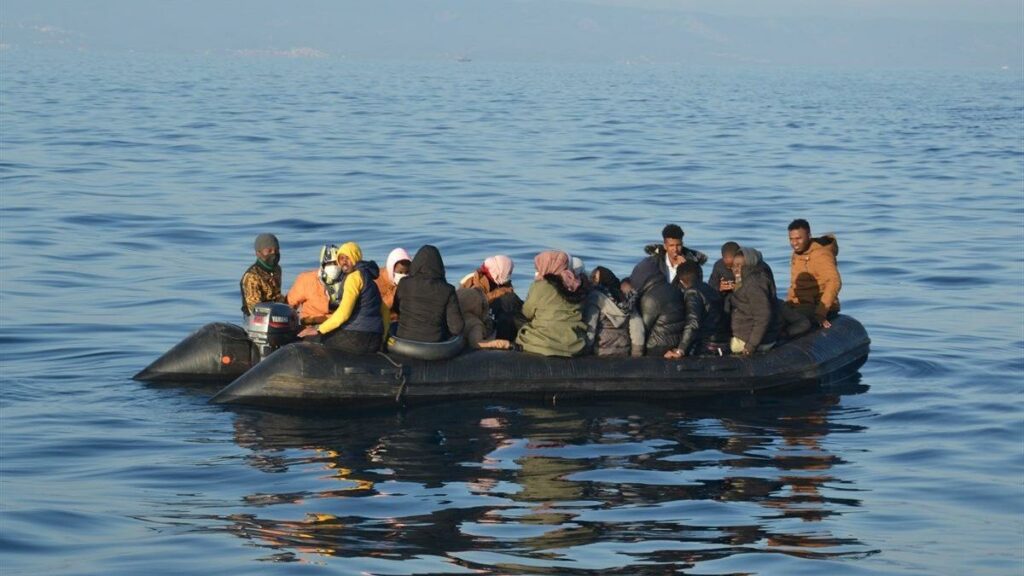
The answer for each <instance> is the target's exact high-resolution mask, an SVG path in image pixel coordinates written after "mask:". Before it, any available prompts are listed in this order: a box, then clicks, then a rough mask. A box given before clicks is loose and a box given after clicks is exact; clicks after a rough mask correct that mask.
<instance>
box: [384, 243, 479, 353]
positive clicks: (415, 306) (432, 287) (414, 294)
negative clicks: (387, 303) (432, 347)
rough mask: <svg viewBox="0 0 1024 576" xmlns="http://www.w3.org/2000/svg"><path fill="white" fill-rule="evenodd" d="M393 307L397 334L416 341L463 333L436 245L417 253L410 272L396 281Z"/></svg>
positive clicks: (452, 293)
mask: <svg viewBox="0 0 1024 576" xmlns="http://www.w3.org/2000/svg"><path fill="white" fill-rule="evenodd" d="M392 310H393V311H395V312H396V313H398V315H399V321H398V337H399V338H402V339H405V340H415V341H417V342H443V341H445V340H449V339H451V338H454V337H455V336H459V335H461V334H462V329H463V326H464V323H463V319H462V311H461V310H459V300H458V298H456V296H455V288H454V287H453V286H452V285H451V284H449V283H448V282H447V281H445V276H444V262H443V261H442V260H441V253H440V252H438V250H437V248H435V247H434V246H431V245H429V244H428V245H426V246H424V247H422V248H420V249H419V251H418V252H416V256H415V257H413V259H412V265H411V266H410V267H409V275H408V276H407V277H405V278H403V279H402V281H401V282H399V283H398V290H397V291H395V300H394V306H392Z"/></svg>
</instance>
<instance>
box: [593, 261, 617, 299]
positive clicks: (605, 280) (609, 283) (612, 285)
mask: <svg viewBox="0 0 1024 576" xmlns="http://www.w3.org/2000/svg"><path fill="white" fill-rule="evenodd" d="M591 274H597V276H598V279H597V286H598V287H599V288H603V289H604V290H606V291H607V292H608V295H609V296H611V297H612V299H613V300H615V301H616V302H622V300H623V298H625V296H623V294H622V282H621V281H620V280H619V278H618V276H616V275H615V273H614V272H612V271H611V270H609V269H607V268H605V267H604V266H597V267H596V268H594V270H593V271H592V272H591Z"/></svg>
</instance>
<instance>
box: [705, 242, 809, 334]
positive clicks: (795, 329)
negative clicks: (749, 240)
mask: <svg viewBox="0 0 1024 576" xmlns="http://www.w3.org/2000/svg"><path fill="white" fill-rule="evenodd" d="M758 254H760V252H758ZM744 264H745V258H744V256H743V254H742V253H741V252H737V253H736V255H735V256H734V257H733V270H734V272H733V276H734V277H736V278H738V279H739V278H742V274H743V272H742V269H743V266H744ZM758 266H759V267H760V268H761V271H762V272H764V274H765V277H766V278H767V279H768V287H769V290H771V293H772V297H773V298H775V312H776V314H778V319H779V336H782V337H786V338H796V337H797V336H800V335H801V334H804V333H806V332H810V330H811V328H812V326H811V321H810V320H808V319H807V317H806V316H804V315H803V314H801V313H799V312H798V311H796V310H795V309H793V308H790V307H788V306H786V305H785V302H783V301H782V300H779V299H778V285H777V284H776V283H775V273H774V272H772V268H771V266H769V265H768V263H767V262H765V261H764V260H761V263H760V264H759V265H758ZM735 285H736V284H734V286H735ZM726 317H727V318H728V315H726ZM730 324H731V321H730ZM723 340H725V339H723Z"/></svg>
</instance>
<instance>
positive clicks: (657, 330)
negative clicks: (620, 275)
mask: <svg viewBox="0 0 1024 576" xmlns="http://www.w3.org/2000/svg"><path fill="white" fill-rule="evenodd" d="M659 259H660V256H651V257H648V258H644V259H643V260H641V261H640V263H639V264H637V265H636V267H634V268H633V273H632V274H631V275H630V277H629V282H630V284H631V285H632V286H633V289H634V290H636V291H637V292H638V294H639V296H638V297H639V302H640V316H641V317H642V318H643V323H644V331H645V333H646V340H645V348H646V355H647V356H664V355H665V352H668V351H669V350H673V349H675V348H676V346H677V345H678V344H679V336H680V335H681V334H682V331H683V323H684V320H685V313H684V310H683V294H682V292H680V291H679V290H678V289H677V288H675V287H673V286H672V285H671V284H669V283H668V280H667V279H666V278H665V274H664V273H663V272H662V271H661V268H660V266H659V265H660V262H659Z"/></svg>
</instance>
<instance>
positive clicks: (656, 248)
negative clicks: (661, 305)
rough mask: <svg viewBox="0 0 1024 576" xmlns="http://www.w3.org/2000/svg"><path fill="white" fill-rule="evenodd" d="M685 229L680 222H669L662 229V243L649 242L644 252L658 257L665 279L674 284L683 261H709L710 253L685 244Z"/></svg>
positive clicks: (702, 262)
mask: <svg viewBox="0 0 1024 576" xmlns="http://www.w3.org/2000/svg"><path fill="white" fill-rule="evenodd" d="M683 236H684V233H683V229H682V228H680V227H679V225H678V224H669V225H668V226H665V227H664V228H663V229H662V230H661V244H648V245H647V246H645V247H644V252H646V253H647V254H649V255H651V256H653V257H655V258H657V259H658V268H659V269H660V270H661V273H662V275H664V276H665V281H666V282H668V283H669V284H673V283H674V282H675V279H676V269H677V268H678V267H679V265H680V264H682V263H683V262H690V261H692V262H696V263H697V264H698V265H700V266H703V265H704V263H705V262H707V261H708V255H707V254H705V253H703V252H700V251H698V250H694V249H692V248H687V247H685V246H683Z"/></svg>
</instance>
